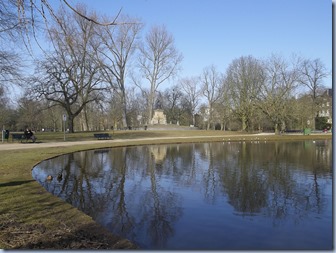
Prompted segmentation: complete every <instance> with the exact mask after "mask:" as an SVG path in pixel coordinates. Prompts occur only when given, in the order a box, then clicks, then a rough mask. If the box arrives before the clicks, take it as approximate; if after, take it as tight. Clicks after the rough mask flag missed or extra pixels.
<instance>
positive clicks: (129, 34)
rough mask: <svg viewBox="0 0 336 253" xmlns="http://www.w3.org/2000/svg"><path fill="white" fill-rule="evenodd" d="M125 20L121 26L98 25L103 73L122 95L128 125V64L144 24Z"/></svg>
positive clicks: (99, 55) (123, 122)
mask: <svg viewBox="0 0 336 253" xmlns="http://www.w3.org/2000/svg"><path fill="white" fill-rule="evenodd" d="M121 20H123V21H125V22H124V24H121V25H119V26H103V27H97V28H98V29H99V30H98V32H99V40H100V41H101V42H102V43H101V46H100V48H99V51H97V52H98V57H99V58H100V61H101V63H102V68H101V71H102V74H103V79H104V81H105V82H107V83H109V84H110V86H111V89H112V90H113V91H115V92H117V94H119V96H120V102H121V105H122V124H123V127H127V126H128V125H129V123H128V122H127V117H126V115H127V99H126V96H127V95H126V87H125V86H126V75H127V66H128V65H129V64H130V60H131V59H130V58H131V57H132V55H133V53H134V51H135V48H136V46H137V40H138V34H139V32H140V31H141V29H142V24H141V23H140V22H139V21H137V20H131V18H129V17H121Z"/></svg>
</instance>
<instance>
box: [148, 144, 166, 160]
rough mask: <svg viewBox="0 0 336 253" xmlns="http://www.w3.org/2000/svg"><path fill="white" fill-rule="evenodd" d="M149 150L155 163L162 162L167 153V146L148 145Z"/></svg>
mask: <svg viewBox="0 0 336 253" xmlns="http://www.w3.org/2000/svg"><path fill="white" fill-rule="evenodd" d="M149 151H150V152H151V154H152V155H153V157H154V159H155V162H156V163H162V162H163V160H164V159H165V158H166V155H167V146H166V145H156V146H150V147H149Z"/></svg>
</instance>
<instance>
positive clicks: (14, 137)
mask: <svg viewBox="0 0 336 253" xmlns="http://www.w3.org/2000/svg"><path fill="white" fill-rule="evenodd" d="M25 139H26V137H25V136H24V135H23V134H12V142H13V141H14V140H18V141H21V142H22V141H23V140H25Z"/></svg>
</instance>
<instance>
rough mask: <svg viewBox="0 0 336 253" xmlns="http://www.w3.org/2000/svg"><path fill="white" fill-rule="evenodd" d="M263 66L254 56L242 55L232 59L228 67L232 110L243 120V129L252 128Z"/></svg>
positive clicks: (227, 77)
mask: <svg viewBox="0 0 336 253" xmlns="http://www.w3.org/2000/svg"><path fill="white" fill-rule="evenodd" d="M261 73H262V66H261V64H260V62H259V60H257V59H256V58H254V57H252V56H242V57H240V58H238V59H235V60H233V61H232V63H231V64H230V65H229V67H228V69H227V74H226V82H227V85H229V88H230V96H231V99H232V110H233V113H234V114H235V115H236V117H237V118H238V119H239V120H240V121H241V124H242V126H241V129H242V130H243V131H247V130H251V127H252V124H251V120H252V118H253V114H254V113H255V110H256V107H255V101H254V98H255V97H256V93H257V90H258V87H259V86H260V83H261V82H262V81H263V79H262V75H261Z"/></svg>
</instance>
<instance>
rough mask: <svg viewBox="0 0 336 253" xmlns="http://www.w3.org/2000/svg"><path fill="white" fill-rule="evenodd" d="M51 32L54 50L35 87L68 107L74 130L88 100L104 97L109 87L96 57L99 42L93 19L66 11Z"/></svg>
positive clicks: (40, 68)
mask: <svg viewBox="0 0 336 253" xmlns="http://www.w3.org/2000/svg"><path fill="white" fill-rule="evenodd" d="M77 8H78V9H79V10H80V12H81V13H85V15H86V16H89V15H92V16H94V13H91V14H88V13H86V9H85V7H83V6H78V7H77ZM48 32H49V33H48V34H49V39H50V41H51V42H52V43H53V46H54V51H53V52H52V53H51V54H50V55H47V56H46V57H45V59H43V60H42V61H40V63H39V65H38V67H37V76H36V77H37V78H34V86H33V89H34V91H35V92H36V94H38V95H40V96H44V97H45V99H47V100H49V101H53V102H54V103H56V104H58V105H60V106H61V107H63V108H64V110H65V112H66V113H67V115H68V127H69V131H70V132H74V119H75V117H77V116H78V115H79V114H80V113H81V112H82V110H83V109H84V108H85V106H86V105H87V104H88V103H90V102H92V101H97V100H98V99H100V98H101V94H100V91H102V90H104V89H105V87H104V86H102V85H101V84H102V81H101V78H100V63H99V62H98V61H97V60H96V58H95V57H94V56H95V51H96V50H97V48H98V44H99V43H98V41H97V40H96V37H95V36H94V34H95V33H94V24H93V23H92V22H89V21H87V20H86V19H84V18H82V17H81V16H78V15H76V14H74V13H72V12H71V13H69V12H66V11H65V10H60V12H59V14H58V21H57V22H55V23H54V25H53V26H52V27H51V28H50V30H49V31H48Z"/></svg>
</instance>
